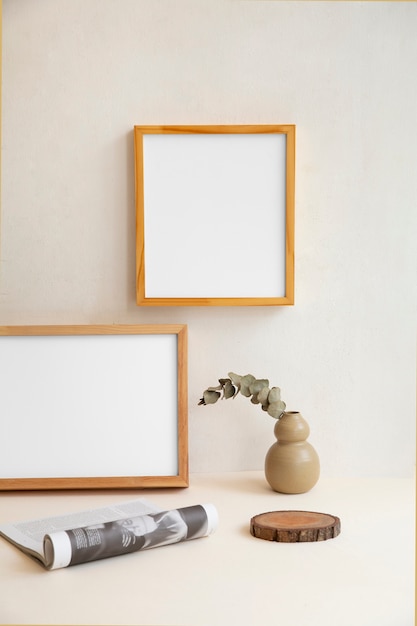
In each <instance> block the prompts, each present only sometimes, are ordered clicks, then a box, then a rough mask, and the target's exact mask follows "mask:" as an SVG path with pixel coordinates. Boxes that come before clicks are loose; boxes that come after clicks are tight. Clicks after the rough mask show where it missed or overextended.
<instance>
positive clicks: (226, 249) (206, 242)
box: [134, 124, 295, 306]
mask: <svg viewBox="0 0 417 626" xmlns="http://www.w3.org/2000/svg"><path fill="white" fill-rule="evenodd" d="M134 143H135V184H136V295H137V304H138V305H141V306H236V305H237V306H251V305H256V306H259V305H261V306H268V305H272V306H276V305H292V304H294V196H295V126H294V125H288V124H287V125H220V126H219V125H217V126H213V125H211V126H135V127H134ZM229 157H230V158H229ZM258 199H259V201H260V203H261V204H260V205H258V204H257V203H258ZM206 289H207V291H208V293H206V292H205V290H206Z"/></svg>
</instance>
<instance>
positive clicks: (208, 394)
mask: <svg viewBox="0 0 417 626" xmlns="http://www.w3.org/2000/svg"><path fill="white" fill-rule="evenodd" d="M219 398H220V392H219V391H214V390H213V389H206V391H205V392H204V393H203V400H204V404H214V403H215V402H217V400H218V399H219Z"/></svg>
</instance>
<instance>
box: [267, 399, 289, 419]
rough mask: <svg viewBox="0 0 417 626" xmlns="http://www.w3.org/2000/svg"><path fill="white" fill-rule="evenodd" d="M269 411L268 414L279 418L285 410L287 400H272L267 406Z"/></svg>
mask: <svg viewBox="0 0 417 626" xmlns="http://www.w3.org/2000/svg"><path fill="white" fill-rule="evenodd" d="M267 411H268V415H270V416H271V417H274V418H275V419H279V418H280V417H281V415H282V414H283V413H284V411H285V402H282V400H278V401H277V402H271V404H270V405H269V406H268V408H267Z"/></svg>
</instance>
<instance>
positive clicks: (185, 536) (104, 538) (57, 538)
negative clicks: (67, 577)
mask: <svg viewBox="0 0 417 626" xmlns="http://www.w3.org/2000/svg"><path fill="white" fill-rule="evenodd" d="M217 524H218V514H217V510H216V508H215V506H214V505H213V504H198V505H195V506H189V507H184V508H180V509H173V510H170V511H162V512H156V513H146V514H145V515H140V516H137V517H130V518H123V519H118V520H115V521H110V522H102V523H99V524H92V525H89V526H84V527H80V528H72V529H70V530H62V531H57V532H52V533H49V534H47V535H45V538H44V542H43V548H44V555H45V567H46V568H47V569H50V570H53V569H59V568H62V567H68V566H71V565H78V564H80V563H87V562H89V561H96V560H98V559H106V558H109V557H112V556H119V555H122V554H127V553H130V552H138V551H140V550H148V549H149V548H156V547H159V546H164V545H168V544H171V543H179V542H181V541H189V540H190V539H197V538H199V537H206V536H208V535H210V534H211V533H213V532H214V531H215V530H216V528H217Z"/></svg>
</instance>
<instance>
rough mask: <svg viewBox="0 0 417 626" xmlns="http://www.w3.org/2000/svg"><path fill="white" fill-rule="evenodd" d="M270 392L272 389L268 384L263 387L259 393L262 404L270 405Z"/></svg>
mask: <svg viewBox="0 0 417 626" xmlns="http://www.w3.org/2000/svg"><path fill="white" fill-rule="evenodd" d="M269 392H270V389H269V387H268V386H266V387H262V389H261V390H260V392H259V393H258V400H259V402H260V403H261V404H262V406H267V405H268V395H269Z"/></svg>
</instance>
